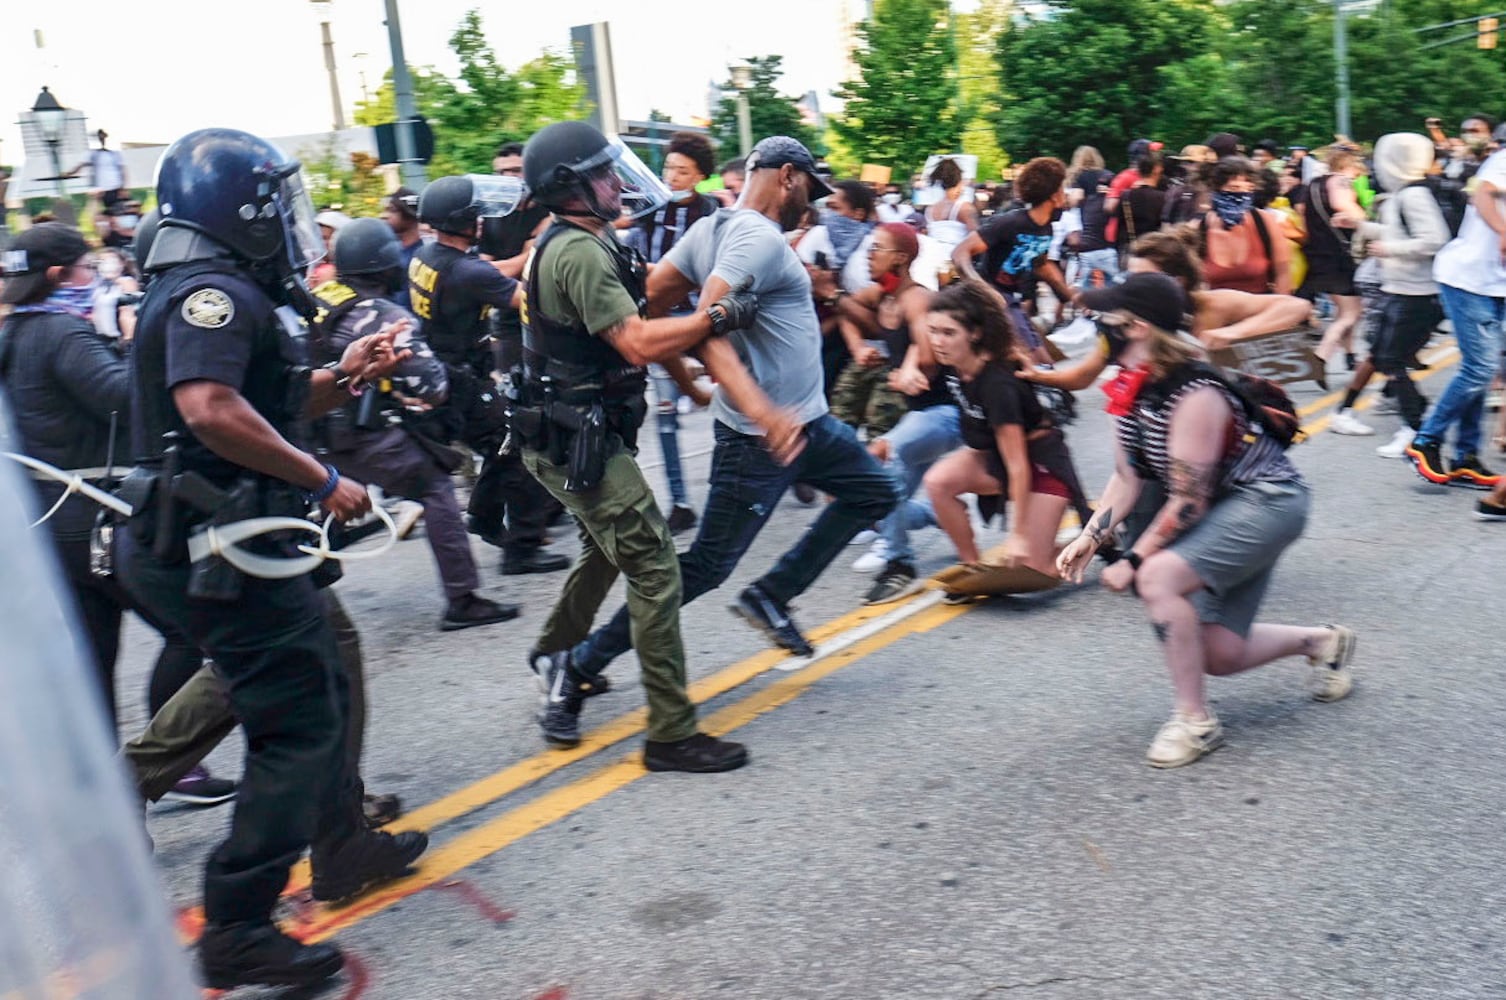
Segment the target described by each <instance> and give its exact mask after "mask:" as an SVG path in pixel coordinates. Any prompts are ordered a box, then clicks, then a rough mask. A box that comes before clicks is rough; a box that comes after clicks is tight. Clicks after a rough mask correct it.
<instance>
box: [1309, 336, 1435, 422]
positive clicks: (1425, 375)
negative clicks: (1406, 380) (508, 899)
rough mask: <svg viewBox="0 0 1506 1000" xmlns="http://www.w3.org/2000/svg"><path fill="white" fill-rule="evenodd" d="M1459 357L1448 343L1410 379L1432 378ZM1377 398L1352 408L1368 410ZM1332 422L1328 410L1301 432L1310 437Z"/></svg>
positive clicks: (1338, 397)
mask: <svg viewBox="0 0 1506 1000" xmlns="http://www.w3.org/2000/svg"><path fill="white" fill-rule="evenodd" d="M1460 357H1461V355H1460V354H1459V352H1458V350H1457V349H1455V348H1454V347H1453V346H1452V345H1449V346H1448V347H1445V348H1442V349H1440V350H1437V351H1434V352H1433V353H1432V354H1430V355H1428V357H1427V358H1425V359H1424V360H1425V361H1427V363H1428V370H1427V371H1425V372H1418V373H1417V374H1414V375H1413V376H1412V381H1413V382H1426V381H1427V380H1428V379H1430V378H1432V377H1433V376H1434V375H1438V374H1441V373H1442V372H1446V371H1448V370H1449V369H1450V368H1452V367H1453V366H1454V365H1456V364H1458V363H1459V359H1460ZM1343 398H1344V394H1343V393H1342V392H1339V393H1334V394H1333V401H1334V402H1337V401H1340V400H1342V399H1343ZM1379 398H1380V397H1379V396H1378V395H1374V394H1372V395H1369V396H1366V397H1364V398H1363V399H1359V400H1356V401H1355V404H1354V408H1355V409H1356V410H1368V409H1370V407H1372V406H1374V405H1375V404H1376V401H1377V400H1379ZM1304 409H1305V408H1304ZM1299 412H1300V411H1299ZM1304 415H1305V414H1304ZM1332 422H1333V413H1332V412H1331V411H1330V412H1328V413H1325V414H1323V415H1322V416H1321V417H1319V418H1318V419H1317V420H1314V421H1313V422H1312V423H1309V424H1303V425H1302V432H1303V433H1304V434H1306V435H1307V436H1308V437H1312V436H1313V435H1315V434H1321V433H1322V432H1323V431H1326V430H1327V429H1328V425H1329V424H1330V423H1332Z"/></svg>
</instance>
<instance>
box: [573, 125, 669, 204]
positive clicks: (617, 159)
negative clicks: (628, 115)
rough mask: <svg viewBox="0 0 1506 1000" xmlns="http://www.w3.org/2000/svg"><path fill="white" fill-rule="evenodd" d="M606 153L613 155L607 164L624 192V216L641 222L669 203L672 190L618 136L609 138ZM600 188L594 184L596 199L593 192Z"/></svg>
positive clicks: (622, 200)
mask: <svg viewBox="0 0 1506 1000" xmlns="http://www.w3.org/2000/svg"><path fill="white" fill-rule="evenodd" d="M605 152H606V154H608V155H609V156H610V160H609V161H608V162H609V163H610V166H611V171H612V173H613V174H614V175H615V179H616V181H617V185H618V187H619V189H620V191H621V204H622V214H623V215H625V216H627V217H628V218H630V219H641V218H643V217H644V216H645V215H648V214H650V213H651V212H656V211H658V210H659V209H661V208H663V207H664V206H665V205H667V204H669V198H670V194H669V188H668V187H666V186H665V185H664V182H663V181H662V180H660V179H659V175H658V174H656V173H654V172H653V171H652V170H650V169H649V168H648V167H647V166H646V165H645V164H644V162H643V161H642V160H640V159H638V154H637V153H634V152H633V151H632V150H631V149H629V148H628V147H627V146H626V145H624V144H623V141H622V140H621V139H619V138H617V137H615V136H614V137H613V138H611V139H609V140H608V145H607V149H606V150H605ZM596 176H597V175H595V174H592V175H591V179H592V180H595V177H596ZM588 183H589V182H588ZM597 186H598V185H597V184H594V183H592V184H591V187H592V189H593V190H592V192H591V194H592V196H593V198H594V197H595V196H596V191H595V190H594V189H595V188H596V187H597ZM602 207H606V206H602Z"/></svg>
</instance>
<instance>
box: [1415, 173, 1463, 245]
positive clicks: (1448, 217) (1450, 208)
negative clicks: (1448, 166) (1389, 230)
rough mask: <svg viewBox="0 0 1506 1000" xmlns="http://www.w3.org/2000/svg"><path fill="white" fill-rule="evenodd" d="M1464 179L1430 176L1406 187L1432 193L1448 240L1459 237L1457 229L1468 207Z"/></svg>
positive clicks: (1440, 175) (1437, 175) (1461, 223)
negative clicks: (1424, 189) (1446, 228)
mask: <svg viewBox="0 0 1506 1000" xmlns="http://www.w3.org/2000/svg"><path fill="white" fill-rule="evenodd" d="M1467 183H1468V181H1467V180H1466V179H1463V178H1460V179H1457V180H1455V179H1450V178H1448V177H1444V176H1443V175H1442V174H1430V175H1429V176H1427V177H1424V178H1423V179H1422V180H1420V181H1413V182H1412V183H1410V184H1408V185H1407V187H1425V188H1427V189H1428V190H1429V191H1431V192H1432V193H1433V200H1434V201H1436V202H1437V203H1438V210H1439V211H1440V212H1442V213H1443V221H1444V223H1445V224H1447V226H1448V234H1449V238H1450V239H1452V238H1454V237H1455V236H1458V235H1459V227H1460V226H1462V225H1463V224H1464V210H1465V209H1467V208H1468V207H1469V193H1468V192H1467V191H1465V190H1464V186H1465V184H1467ZM1401 224H1402V227H1403V228H1405V227H1406V224H1407V221H1406V216H1405V215H1403V216H1402V223H1401Z"/></svg>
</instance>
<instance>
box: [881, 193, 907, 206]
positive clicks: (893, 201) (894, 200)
mask: <svg viewBox="0 0 1506 1000" xmlns="http://www.w3.org/2000/svg"><path fill="white" fill-rule="evenodd" d="M904 199H905V196H904V195H902V194H900V193H898V192H896V191H891V192H889V193H888V194H886V195H884V204H885V205H898V204H899V203H900V202H901V201H904Z"/></svg>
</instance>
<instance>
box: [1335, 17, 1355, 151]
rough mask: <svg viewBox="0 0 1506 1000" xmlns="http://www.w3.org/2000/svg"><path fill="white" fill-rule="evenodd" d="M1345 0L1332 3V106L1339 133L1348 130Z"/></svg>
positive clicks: (1342, 133) (1347, 41)
mask: <svg viewBox="0 0 1506 1000" xmlns="http://www.w3.org/2000/svg"><path fill="white" fill-rule="evenodd" d="M1346 3H1347V0H1334V4H1333V66H1334V69H1333V72H1334V84H1335V90H1337V92H1338V96H1337V99H1336V101H1335V106H1334V118H1335V119H1337V124H1338V133H1339V135H1345V136H1347V135H1350V134H1351V133H1350V131H1349V35H1348V32H1347V30H1346V25H1345V24H1344V17H1345V6H1344V5H1345V4H1346Z"/></svg>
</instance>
